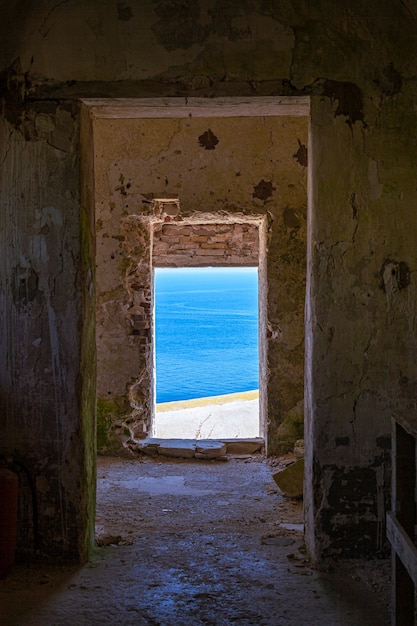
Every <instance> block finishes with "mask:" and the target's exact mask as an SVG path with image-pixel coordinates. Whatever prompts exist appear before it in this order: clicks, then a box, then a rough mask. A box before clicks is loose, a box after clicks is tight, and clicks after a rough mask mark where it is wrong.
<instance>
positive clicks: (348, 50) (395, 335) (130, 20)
mask: <svg viewBox="0 0 417 626" xmlns="http://www.w3.org/2000/svg"><path fill="white" fill-rule="evenodd" d="M416 19H417V14H416V9H415V6H414V4H411V3H410V2H404V1H402V0H381V1H380V2H378V3H377V4H374V3H364V2H363V1H359V0H348V1H347V2H345V3H336V2H334V1H333V0H317V2H314V3H311V2H305V1H303V0H287V1H285V2H280V3H276V2H269V1H266V2H258V1H256V0H255V2H251V3H250V4H247V3H243V4H242V3H229V2H224V1H222V0H211V1H207V2H205V1H204V2H203V0H201V1H197V0H194V1H192V2H182V3H171V2H168V1H165V0H161V1H159V2H153V1H151V0H148V1H147V2H143V1H141V2H139V1H137V2H136V1H135V2H131V3H124V4H122V3H116V2H114V3H113V2H109V3H102V2H98V0H91V1H90V2H87V3H86V2H81V1H77V0H71V1H69V2H61V3H54V2H52V1H49V0H46V1H45V2H43V3H31V2H27V3H25V4H24V5H22V4H21V3H17V2H13V1H11V2H8V3H6V6H4V7H3V20H2V22H1V24H0V31H1V32H0V41H1V42H2V46H1V51H0V71H1V72H2V73H1V78H0V86H1V95H2V99H3V119H2V133H3V135H2V137H3V140H2V145H1V149H2V151H3V152H2V159H1V164H2V165H1V168H2V174H1V175H2V192H1V194H2V196H1V197H2V209H1V217H0V219H1V220H2V222H1V223H2V228H1V229H0V233H1V237H2V238H3V242H2V247H1V250H2V253H1V254H2V278H1V300H0V301H1V325H2V332H1V340H0V341H1V350H2V359H1V364H0V368H1V377H0V381H1V383H0V384H1V387H0V394H1V402H2V413H1V445H2V450H4V451H5V452H6V453H8V454H14V452H15V451H17V454H18V455H19V456H22V457H24V460H25V462H26V463H27V464H28V465H29V467H30V468H31V470H32V472H33V475H34V476H35V477H36V480H37V484H38V490H39V498H40V500H41V506H40V527H41V533H42V541H43V548H44V553H46V554H52V553H54V552H57V551H58V552H61V553H62V554H64V555H68V553H69V552H71V551H72V554H78V556H79V555H80V554H81V553H82V551H80V550H79V538H80V536H81V535H82V533H83V532H84V531H85V528H86V523H85V511H86V510H87V509H88V498H87V496H86V495H85V494H84V495H82V491H81V489H80V487H79V475H80V472H82V471H83V467H82V466H83V462H82V461H81V460H80V459H82V458H85V457H84V450H83V443H82V437H81V432H82V430H81V428H80V422H81V420H80V412H81V407H80V394H81V391H80V386H81V387H82V388H83V389H85V387H86V385H87V384H88V382H89V381H88V380H86V379H85V378H82V377H80V341H81V328H82V323H81V312H82V310H83V309H82V297H81V295H82V291H83V288H84V287H83V285H84V284H87V283H86V282H85V283H84V282H83V280H82V276H84V274H81V273H80V272H79V270H80V268H81V265H80V243H79V242H80V239H79V230H80V220H79V215H80V211H79V197H78V193H79V175H78V172H79V170H78V163H79V160H78V158H79V149H78V142H77V131H76V129H77V115H76V114H75V113H74V109H73V106H72V104H71V103H72V102H74V101H76V100H77V99H78V98H80V97H90V98H91V97H97V96H102V97H116V98H117V97H130V98H132V97H133V98H134V97H140V98H143V97H168V96H184V97H190V96H199V97H207V98H213V97H220V96H239V97H242V96H245V97H248V98H249V97H251V96H254V95H256V96H280V95H282V96H299V95H307V96H310V97H311V134H310V149H309V168H310V172H309V176H310V181H309V217H308V233H309V235H308V270H307V309H306V310H307V316H306V318H307V329H306V340H307V341H306V387H305V388H306V432H307V458H306V465H307V480H306V499H305V505H306V523H307V542H308V547H309V549H310V551H311V552H312V554H313V557H314V558H316V559H320V558H321V557H324V556H328V555H333V556H335V555H336V556H337V555H340V554H343V555H346V554H365V553H375V551H377V550H378V549H379V548H380V547H381V545H382V539H383V534H384V525H383V520H384V507H385V505H386V502H387V501H388V482H387V479H388V472H389V464H388V455H389V446H390V439H389V433H390V423H389V421H390V416H391V413H392V411H394V410H396V409H401V410H403V411H409V412H410V419H411V420H414V419H415V418H414V416H415V406H416V400H415V398H416V388H417V367H416V366H417V362H416V360H417V345H416V332H415V328H416V311H417V307H416V290H415V270H416V265H417V258H416V257H417V249H416V246H415V239H416V233H417V224H416V219H417V217H416V211H415V206H416V201H417V198H416V195H417V192H416V185H415V172H416V169H417V168H416V166H417V151H416V149H415V148H416V135H417V120H416V108H415V103H416V100H417V97H416V96H417V94H416V83H415V70H416V67H415V64H416V62H415V59H416V58H417V55H416V47H417V45H416V44H417V40H416V39H417V35H416V33H417V30H416V28H415V24H416ZM298 154H299V157H300V159H301V162H303V160H304V159H305V150H304V149H302V146H300V151H299V152H298ZM151 191H154V189H151ZM119 194H120V192H119ZM90 208H91V207H90ZM290 208H292V209H293V208H294V207H290ZM284 215H285V214H284V213H283V214H282V222H281V228H282V229H285V228H288V225H287V226H286V225H285V220H284ZM289 220H290V222H289V223H290V225H291V224H292V223H293V221H292V216H291V215H289ZM273 243H274V240H272V245H273ZM283 260H285V259H283ZM286 260H287V266H288V271H289V272H291V267H292V266H291V255H288V256H287V257H286ZM273 269H274V271H275V272H277V274H278V272H279V269H278V266H276V267H275V268H270V270H269V271H270V272H271V271H273ZM87 274H88V272H85V277H87ZM64 278H65V280H64ZM272 295H273V297H274V294H272ZM275 297H278V296H277V295H275ZM85 301H86V300H85ZM275 319H277V318H274V319H273V321H274V320H275ZM83 337H84V340H86V335H85V334H84V336H83ZM39 339H41V343H40V344H39ZM90 341H91V338H90ZM34 342H35V343H34ZM37 344H39V345H37ZM87 352H88V351H87ZM271 365H272V376H271V380H270V387H272V388H274V386H275V384H276V381H277V379H278V377H279V375H280V372H279V365H278V366H277V365H276V364H271ZM90 395H91V394H90ZM86 396H87V397H89V394H88V393H86ZM93 423H94V422H93V417H91V424H92V425H93ZM87 458H88V457H87ZM90 460H91V459H90ZM89 475H90V481H91V476H92V469H91V468H90V469H89ZM25 502H26V503H28V502H29V498H28V497H27V498H26V500H25ZM27 508H29V505H27ZM69 546H70V547H69Z"/></svg>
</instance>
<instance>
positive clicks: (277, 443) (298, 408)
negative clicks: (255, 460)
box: [268, 401, 304, 454]
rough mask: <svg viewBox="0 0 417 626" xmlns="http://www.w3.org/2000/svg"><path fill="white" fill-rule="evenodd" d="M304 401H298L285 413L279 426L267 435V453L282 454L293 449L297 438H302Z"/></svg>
mask: <svg viewBox="0 0 417 626" xmlns="http://www.w3.org/2000/svg"><path fill="white" fill-rule="evenodd" d="M303 405H304V402H303V401H300V402H298V403H297V404H296V405H295V406H294V407H293V408H292V409H291V410H290V411H288V413H287V414H286V415H285V417H284V419H283V420H282V422H281V423H280V424H279V426H278V427H277V428H276V429H274V430H273V432H272V433H270V435H269V437H268V452H269V454H283V453H286V452H291V451H292V450H294V444H295V442H296V441H297V440H298V439H303V438H304V410H303Z"/></svg>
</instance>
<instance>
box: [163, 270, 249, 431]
mask: <svg viewBox="0 0 417 626" xmlns="http://www.w3.org/2000/svg"><path fill="white" fill-rule="evenodd" d="M258 309H259V305H258V268H257V267H214V268H213V267H201V268H196V267H185V268H155V270H154V320H155V323H154V328H155V331H154V353H155V383H156V394H155V398H156V403H155V415H154V422H153V436H154V437H158V438H185V439H188V438H190V439H211V438H232V439H234V438H255V437H259V435H260V424H259V348H258V337H259V321H258Z"/></svg>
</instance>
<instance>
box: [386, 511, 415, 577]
mask: <svg viewBox="0 0 417 626" xmlns="http://www.w3.org/2000/svg"><path fill="white" fill-rule="evenodd" d="M387 537H388V539H389V541H390V543H391V546H392V548H393V550H395V553H396V554H397V556H398V557H399V558H400V559H401V561H402V563H403V565H404V566H405V568H406V570H407V572H408V574H409V576H410V578H411V580H412V581H413V583H414V585H415V586H416V587H417V548H416V547H415V545H414V543H413V542H412V541H411V539H410V537H409V536H408V535H407V533H406V532H405V530H404V528H403V527H402V526H401V524H400V523H399V522H398V520H397V519H396V517H395V515H394V514H393V513H392V512H391V511H389V512H388V513H387Z"/></svg>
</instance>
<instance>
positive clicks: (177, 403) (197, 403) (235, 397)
mask: <svg viewBox="0 0 417 626" xmlns="http://www.w3.org/2000/svg"><path fill="white" fill-rule="evenodd" d="M257 398H259V389H254V390H253V391H239V392H237V393H227V394H224V395H221V396H207V397H204V398H193V399H191V400H174V401H173V402H159V403H157V404H156V412H157V413H163V412H164V411H178V410H180V409H191V408H195V407H202V406H210V405H216V404H226V402H245V401H247V400H256V399H257Z"/></svg>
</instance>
